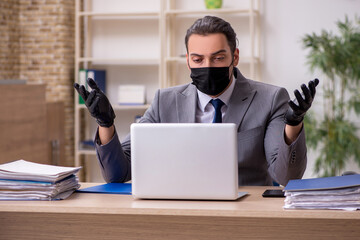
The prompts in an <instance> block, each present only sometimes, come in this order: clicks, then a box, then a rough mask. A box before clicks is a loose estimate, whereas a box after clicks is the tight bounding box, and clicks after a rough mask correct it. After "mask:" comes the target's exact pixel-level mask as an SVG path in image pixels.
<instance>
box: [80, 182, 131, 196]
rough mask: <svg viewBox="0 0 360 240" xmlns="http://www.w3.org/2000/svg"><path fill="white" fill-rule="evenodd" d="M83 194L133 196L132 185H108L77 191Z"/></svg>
mask: <svg viewBox="0 0 360 240" xmlns="http://www.w3.org/2000/svg"><path fill="white" fill-rule="evenodd" d="M77 192H81V193H108V194H125V195H131V183H106V184H102V185H98V186H94V187H88V188H83V189H79V190H77Z"/></svg>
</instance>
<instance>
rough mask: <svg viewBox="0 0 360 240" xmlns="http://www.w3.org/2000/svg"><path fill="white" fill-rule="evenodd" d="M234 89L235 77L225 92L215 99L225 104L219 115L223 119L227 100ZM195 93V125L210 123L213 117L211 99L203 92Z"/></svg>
mask: <svg viewBox="0 0 360 240" xmlns="http://www.w3.org/2000/svg"><path fill="white" fill-rule="evenodd" d="M234 87H235V77H233V79H232V81H231V84H230V86H229V88H228V89H226V90H225V92H223V93H222V94H221V95H220V96H218V97H217V98H218V99H220V100H221V101H223V103H225V104H224V105H223V106H222V107H221V113H222V118H223V119H224V116H225V114H226V110H227V108H228V104H229V100H230V97H231V94H232V92H233V90H234ZM197 93H198V104H197V108H196V116H195V121H196V122H197V123H212V121H213V119H214V115H215V109H214V107H213V105H212V104H211V103H210V100H211V99H212V97H210V96H209V95H207V94H205V93H203V92H200V91H199V90H197Z"/></svg>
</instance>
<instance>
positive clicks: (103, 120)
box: [74, 78, 115, 128]
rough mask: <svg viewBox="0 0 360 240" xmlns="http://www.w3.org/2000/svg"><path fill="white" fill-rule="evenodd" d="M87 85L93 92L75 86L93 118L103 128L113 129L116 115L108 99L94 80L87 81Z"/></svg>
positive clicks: (80, 86)
mask: <svg viewBox="0 0 360 240" xmlns="http://www.w3.org/2000/svg"><path fill="white" fill-rule="evenodd" d="M87 84H88V86H90V87H91V88H92V90H91V92H89V91H88V90H86V89H85V86H84V85H79V84H77V83H75V84H74V88H75V89H76V91H77V92H78V93H79V94H80V96H81V97H82V98H83V99H84V101H85V105H86V107H87V108H88V110H89V112H90V114H91V116H93V117H94V118H95V119H96V122H97V123H98V124H99V125H100V126H102V127H107V128H109V127H111V126H112V125H113V124H114V119H115V113H114V110H113V108H112V107H111V104H110V102H109V100H108V98H107V97H106V96H105V94H104V93H103V92H102V91H101V90H100V88H99V87H98V85H97V84H96V82H95V81H94V80H93V79H92V78H88V79H87Z"/></svg>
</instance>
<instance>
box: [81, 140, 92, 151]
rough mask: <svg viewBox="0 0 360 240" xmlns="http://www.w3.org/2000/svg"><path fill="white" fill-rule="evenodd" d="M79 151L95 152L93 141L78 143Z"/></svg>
mask: <svg viewBox="0 0 360 240" xmlns="http://www.w3.org/2000/svg"><path fill="white" fill-rule="evenodd" d="M80 150H95V143H94V141H93V140H83V141H80Z"/></svg>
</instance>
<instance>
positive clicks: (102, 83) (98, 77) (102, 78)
mask: <svg viewBox="0 0 360 240" xmlns="http://www.w3.org/2000/svg"><path fill="white" fill-rule="evenodd" d="M88 78H92V79H94V81H95V82H96V84H97V85H98V86H99V88H100V89H101V91H103V92H104V93H106V71H105V70H97V69H80V70H79V84H80V85H84V86H85V89H86V90H88V91H91V89H90V87H89V86H88V85H87V82H86V79H88ZM79 104H85V102H84V100H83V99H82V97H81V96H80V95H79Z"/></svg>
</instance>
